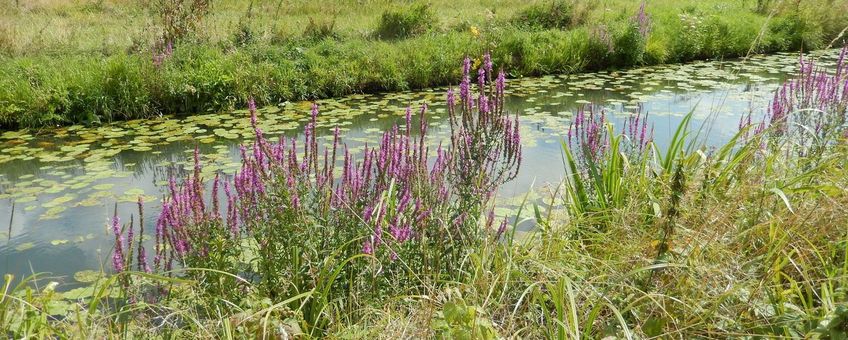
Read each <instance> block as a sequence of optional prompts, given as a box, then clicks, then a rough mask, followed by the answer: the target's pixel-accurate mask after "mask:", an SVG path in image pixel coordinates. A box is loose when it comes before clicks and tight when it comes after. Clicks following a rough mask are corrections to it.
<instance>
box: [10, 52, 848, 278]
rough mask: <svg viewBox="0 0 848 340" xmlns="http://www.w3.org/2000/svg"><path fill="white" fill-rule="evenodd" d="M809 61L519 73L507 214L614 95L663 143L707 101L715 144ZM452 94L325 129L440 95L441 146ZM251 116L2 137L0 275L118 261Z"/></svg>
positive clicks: (335, 115)
mask: <svg viewBox="0 0 848 340" xmlns="http://www.w3.org/2000/svg"><path fill="white" fill-rule="evenodd" d="M812 54H813V55H814V57H816V58H818V59H819V65H824V66H832V65H833V63H834V61H835V59H836V57H837V55H838V51H837V50H826V51H816V52H813V53H812ZM797 64H798V55H797V54H778V55H772V56H754V57H752V58H749V59H748V60H746V61H738V60H736V61H726V62H719V61H710V62H697V63H691V64H684V65H670V66H661V67H648V68H639V69H632V70H626V71H617V72H613V71H610V72H599V73H588V74H580V75H562V76H548V77H542V78H525V79H520V80H511V81H508V85H507V104H506V107H507V109H508V110H510V111H514V112H519V114H520V117H521V124H522V127H521V137H522V143H523V147H524V161H523V163H522V165H521V171H520V174H519V176H518V178H516V180H514V181H512V182H510V183H507V184H506V185H505V186H504V187H503V188H502V190H501V192H500V193H499V204H500V206H501V208H500V210H499V213H503V214H505V212H507V211H509V210H508V209H509V207H510V206H514V205H515V204H517V203H518V202H519V201H520V199H521V198H523V197H524V195H525V194H526V193H527V192H530V191H533V190H538V189H539V188H541V187H543V186H544V185H545V184H549V183H558V182H559V181H560V180H561V178H562V175H563V166H562V154H561V148H560V141H561V139H562V138H563V137H564V136H565V134H566V132H567V126H568V124H569V123H570V117H571V115H572V114H573V112H575V111H576V110H577V109H578V108H579V107H581V106H582V105H584V104H587V103H596V104H602V105H603V106H604V107H605V108H606V109H607V110H608V113H610V114H611V118H612V119H611V121H612V122H613V123H614V124H616V123H619V125H620V123H621V122H622V119H623V118H625V117H627V116H628V115H631V114H633V113H634V112H637V111H639V110H641V111H642V112H647V113H648V114H649V117H650V118H649V119H650V122H651V123H652V124H653V125H654V128H655V141H656V142H657V143H658V144H660V145H663V144H664V143H665V141H667V140H668V139H669V138H670V135H671V134H673V132H674V129H675V128H676V127H677V125H678V123H679V122H680V120H681V119H682V117H683V116H684V115H685V114H687V113H688V112H690V111H692V110H694V122H695V124H694V125H693V126H694V127H695V128H698V127H703V129H702V131H704V133H701V134H700V136H701V137H702V141H703V142H704V143H706V144H707V145H717V144H720V143H722V142H723V141H726V140H727V139H728V138H730V137H731V136H733V134H735V133H736V130H737V126H738V121H739V117H740V116H741V115H742V114H747V113H748V112H752V113H753V115H754V117H757V116H762V115H763V114H764V111H765V107H766V105H767V103H768V100H769V99H770V98H771V97H772V91H773V90H774V89H775V88H776V87H777V86H778V84H779V83H780V82H782V81H783V80H784V79H785V78H786V77H787V75H792V74H793V73H794V72H795V71H796V70H797ZM444 93H445V88H437V89H431V90H426V91H418V92H405V93H390V94H377V95H354V96H349V97H344V98H338V99H330V100H321V101H319V102H318V104H319V106H320V108H321V113H320V115H319V127H318V134H319V135H320V136H321V137H322V138H323V139H324V140H325V141H327V142H330V143H331V138H332V133H331V131H332V127H334V126H336V125H338V126H339V127H340V128H341V131H342V136H343V141H344V142H346V143H347V145H348V146H350V147H351V148H352V149H353V150H357V149H361V148H362V145H364V144H365V143H368V142H369V141H370V142H372V143H373V142H374V141H376V140H378V138H379V137H380V135H381V134H382V132H383V131H386V130H387V129H390V128H391V126H392V125H393V124H403V120H404V119H403V116H404V110H405V108H406V107H407V106H408V105H412V106H413V107H414V108H417V107H418V106H419V105H420V104H422V103H427V104H428V105H429V106H430V110H429V111H428V112H429V114H428V116H429V120H430V121H431V131H433V132H435V136H434V138H431V139H430V142H431V143H433V144H436V143H438V142H439V141H440V140H444V139H445V138H446V136H447V133H449V127H448V125H447V113H446V109H445V106H444ZM309 106H310V103H308V102H297V103H286V104H285V105H280V106H275V107H266V108H262V109H260V115H259V119H260V121H261V123H260V125H261V126H262V129H263V131H265V132H266V134H267V135H270V136H275V135H286V136H295V135H297V134H298V133H299V132H300V131H301V130H302V127H303V125H304V124H305V122H306V121H307V120H308V117H309ZM247 117H248V113H247V112H246V111H245V110H240V111H234V112H229V113H223V114H201V115H196V116H191V117H187V118H176V117H168V116H165V117H162V118H160V119H154V120H148V121H129V122H119V123H115V124H108V125H104V126H100V127H83V126H70V127H63V128H58V129H50V130H43V131H34V130H22V131H9V132H5V133H2V134H0V226H2V227H0V273H12V274H14V275H16V276H17V277H21V276H22V275H28V274H31V273H33V272H46V273H50V274H52V275H55V276H57V277H59V278H66V279H65V280H64V281H65V282H73V278H72V277H73V275H74V273H77V272H78V271H82V270H99V269H101V268H103V269H104V270H108V267H109V263H110V262H109V261H110V258H109V255H110V252H111V249H112V245H113V241H114V238H113V237H112V236H111V234H110V232H109V230H108V228H107V220H108V219H109V218H110V217H111V216H112V215H113V213H114V211H115V209H117V212H118V215H119V216H120V217H121V218H122V220H124V221H127V220H128V218H129V216H130V215H137V208H136V204H135V202H136V201H137V198H138V196H140V195H141V196H143V197H144V201H145V216H147V218H146V220H145V229H146V230H153V228H154V226H153V224H154V220H155V216H156V215H157V212H158V210H159V207H160V203H161V196H162V194H163V193H164V187H165V186H164V185H163V184H165V183H167V180H168V178H169V176H171V175H172V174H177V175H178V174H179V173H180V172H183V171H185V169H191V165H190V164H189V161H190V159H191V153H192V151H193V149H194V147H195V145H197V146H198V147H199V148H200V151H201V152H202V158H201V159H202V161H203V163H204V168H203V177H204V178H206V179H211V178H213V177H214V176H215V174H216V173H221V174H224V175H232V174H233V173H234V172H235V171H236V169H238V167H239V165H240V163H239V151H238V146H239V145H240V144H241V143H245V142H246V141H247V142H249V140H250V139H251V138H252V129H251V128H250V125H249V120H248V119H247ZM542 196H543V195H541V194H540V195H535V197H537V198H538V197H542Z"/></svg>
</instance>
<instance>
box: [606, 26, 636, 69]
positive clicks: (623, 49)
mask: <svg viewBox="0 0 848 340" xmlns="http://www.w3.org/2000/svg"><path fill="white" fill-rule="evenodd" d="M613 35H614V36H613V41H614V44H613V45H614V46H615V47H614V48H615V49H614V50H613V52H612V53H611V54H610V63H609V64H610V65H608V66H613V67H622V66H633V65H639V64H642V62H643V61H644V55H645V36H643V35H642V33H641V32H640V30H639V25H636V24H635V23H633V22H626V23H624V24H623V25H620V26H619V27H618V28H617V29H616V30H615V32H614V33H613Z"/></svg>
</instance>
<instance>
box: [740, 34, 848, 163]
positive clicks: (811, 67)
mask: <svg viewBox="0 0 848 340" xmlns="http://www.w3.org/2000/svg"><path fill="white" fill-rule="evenodd" d="M846 53H848V47H844V48H843V49H842V50H841V52H840V54H839V57H838V58H837V60H836V64H835V65H834V66H833V68H832V71H829V70H828V68H826V67H820V66H817V65H816V61H815V60H805V59H804V57H803V56H801V58H800V59H799V71H798V74H797V76H796V77H794V78H793V79H790V80H788V81H786V82H784V83H783V84H782V85H781V86H780V88H778V89H777V90H776V91H775V92H774V96H773V98H772V100H771V102H770V104H769V106H768V107H767V109H766V115H765V116H764V117H763V119H762V120H761V121H760V122H759V123H757V124H756V126H754V123H752V121H751V120H752V117H751V116H752V114H751V113H749V114H747V115H743V116H742V117H741V118H740V120H739V129H740V130H747V131H745V133H744V134H745V138H746V139H747V138H751V137H752V136H754V135H758V134H760V133H761V132H764V131H767V132H768V133H769V134H772V135H775V137H786V138H774V139H773V140H772V142H773V143H771V145H772V146H773V147H777V148H784V149H786V150H787V151H788V150H789V149H792V150H794V151H795V152H799V153H800V155H801V156H804V155H808V154H810V153H812V154H818V153H820V152H821V151H822V150H823V147H824V145H823V144H824V143H827V142H832V141H833V138H832V137H833V136H832V135H834V134H836V135H837V136H838V134H840V133H842V131H843V130H844V127H845V123H846V118H848V64H846V60H845V57H846ZM785 142H790V143H793V145H792V146H791V148H787V147H785ZM812 154H810V155H812Z"/></svg>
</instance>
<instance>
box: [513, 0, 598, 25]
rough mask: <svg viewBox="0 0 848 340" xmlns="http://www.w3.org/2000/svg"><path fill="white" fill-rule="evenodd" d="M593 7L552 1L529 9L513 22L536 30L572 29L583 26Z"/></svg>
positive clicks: (584, 4)
mask: <svg viewBox="0 0 848 340" xmlns="http://www.w3.org/2000/svg"><path fill="white" fill-rule="evenodd" d="M593 7H594V3H593V2H578V1H576V0H551V1H550V2H546V3H542V4H535V5H532V6H530V7H527V8H526V9H524V10H523V11H521V12H520V13H518V15H516V16H515V17H514V18H513V19H512V22H513V24H515V25H516V26H523V27H530V28H536V29H553V28H558V29H566V28H572V27H576V26H579V25H581V24H583V23H584V22H585V21H586V17H587V16H588V14H589V12H590V11H591V9H592V8H593Z"/></svg>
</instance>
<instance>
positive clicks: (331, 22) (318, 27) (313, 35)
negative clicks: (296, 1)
mask: <svg viewBox="0 0 848 340" xmlns="http://www.w3.org/2000/svg"><path fill="white" fill-rule="evenodd" d="M335 27H336V19H335V18H331V19H328V20H318V21H315V19H313V18H309V23H308V24H306V28H305V29H304V30H303V38H305V39H308V40H323V39H327V38H336V37H338V35H337V34H336V30H335Z"/></svg>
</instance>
